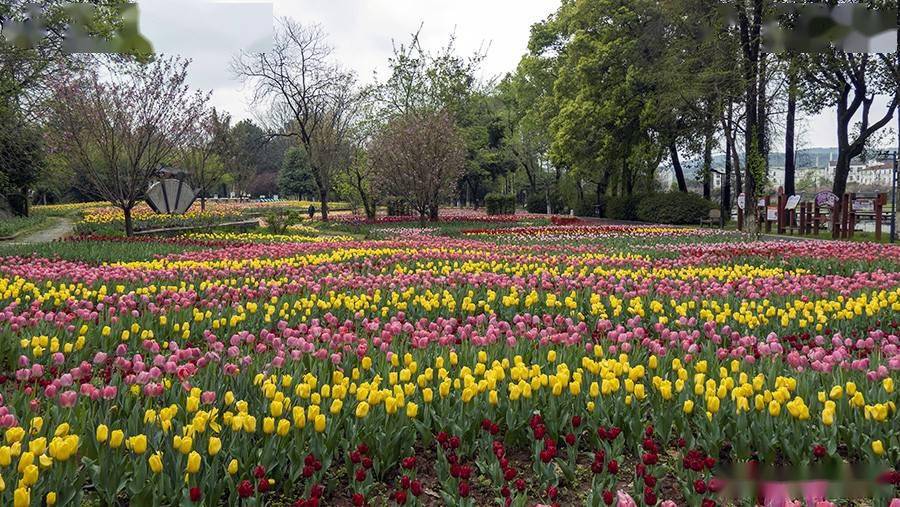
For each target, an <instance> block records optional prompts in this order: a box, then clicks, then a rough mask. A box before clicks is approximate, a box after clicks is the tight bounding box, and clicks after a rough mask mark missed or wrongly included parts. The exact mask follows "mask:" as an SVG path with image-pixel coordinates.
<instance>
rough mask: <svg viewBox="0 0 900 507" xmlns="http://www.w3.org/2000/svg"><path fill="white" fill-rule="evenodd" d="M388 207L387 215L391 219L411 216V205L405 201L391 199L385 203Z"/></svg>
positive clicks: (395, 198) (396, 198)
mask: <svg viewBox="0 0 900 507" xmlns="http://www.w3.org/2000/svg"><path fill="white" fill-rule="evenodd" d="M385 205H387V213H388V216H389V217H405V216H409V215H410V214H411V213H410V210H409V203H408V202H406V200H405V199H400V198H398V197H391V198H390V199H388V200H387V202H386V203H385Z"/></svg>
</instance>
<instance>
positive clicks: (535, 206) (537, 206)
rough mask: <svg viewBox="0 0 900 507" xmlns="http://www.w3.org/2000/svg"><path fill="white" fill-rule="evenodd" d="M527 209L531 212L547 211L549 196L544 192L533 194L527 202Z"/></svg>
mask: <svg viewBox="0 0 900 507" xmlns="http://www.w3.org/2000/svg"><path fill="white" fill-rule="evenodd" d="M525 209H526V210H528V212H529V213H546V212H547V196H546V195H544V194H531V195H529V196H528V200H527V201H526V203H525Z"/></svg>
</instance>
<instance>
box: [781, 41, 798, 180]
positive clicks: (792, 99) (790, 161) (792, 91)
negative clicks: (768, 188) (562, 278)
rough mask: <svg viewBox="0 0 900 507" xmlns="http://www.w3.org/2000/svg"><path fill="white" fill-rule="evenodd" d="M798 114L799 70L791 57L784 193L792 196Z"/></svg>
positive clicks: (785, 135) (785, 142)
mask: <svg viewBox="0 0 900 507" xmlns="http://www.w3.org/2000/svg"><path fill="white" fill-rule="evenodd" d="M796 115H797V72H796V70H795V69H794V59H793V58H791V62H790V67H789V68H788V101H787V124H786V125H785V128H784V193H785V195H788V196H791V195H794V194H796V193H797V191H796V186H795V182H794V179H795V178H794V175H795V174H796V170H797V168H796V162H795V159H794V126H795V123H796Z"/></svg>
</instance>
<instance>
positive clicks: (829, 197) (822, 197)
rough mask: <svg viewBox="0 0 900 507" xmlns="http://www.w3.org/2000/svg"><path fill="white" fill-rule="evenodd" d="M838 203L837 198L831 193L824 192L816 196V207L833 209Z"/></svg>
mask: <svg viewBox="0 0 900 507" xmlns="http://www.w3.org/2000/svg"><path fill="white" fill-rule="evenodd" d="M837 203H838V196H836V195H834V194H833V193H832V192H829V191H827V190H826V191H824V192H819V193H818V194H816V206H821V207H823V208H833V207H835V205H836V204H837Z"/></svg>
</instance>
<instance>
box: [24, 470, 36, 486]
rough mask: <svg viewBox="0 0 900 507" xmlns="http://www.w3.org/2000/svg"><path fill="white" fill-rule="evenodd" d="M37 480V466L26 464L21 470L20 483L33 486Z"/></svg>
mask: <svg viewBox="0 0 900 507" xmlns="http://www.w3.org/2000/svg"><path fill="white" fill-rule="evenodd" d="M37 480H38V467H36V466H34V465H28V466H27V467H25V470H24V471H23V472H22V484H24V485H26V486H33V485H34V484H35V483H36V482H37Z"/></svg>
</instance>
